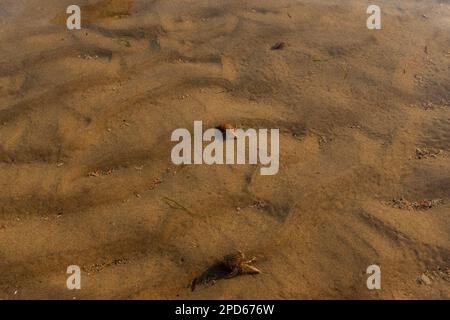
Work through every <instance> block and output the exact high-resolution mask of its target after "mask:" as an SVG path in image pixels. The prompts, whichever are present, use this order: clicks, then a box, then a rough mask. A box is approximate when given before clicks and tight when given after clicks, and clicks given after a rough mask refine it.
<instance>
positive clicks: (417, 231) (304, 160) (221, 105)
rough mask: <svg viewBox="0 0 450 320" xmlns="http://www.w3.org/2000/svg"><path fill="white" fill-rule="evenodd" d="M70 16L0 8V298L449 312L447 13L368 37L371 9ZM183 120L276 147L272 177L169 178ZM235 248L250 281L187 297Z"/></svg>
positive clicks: (51, 9)
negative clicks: (75, 282) (351, 304)
mask: <svg viewBox="0 0 450 320" xmlns="http://www.w3.org/2000/svg"><path fill="white" fill-rule="evenodd" d="M78 2H79V5H80V6H81V10H82V30H79V31H76V30H74V31H68V30H67V29H66V24H65V20H66V17H67V14H66V8H67V6H68V5H70V4H73V1H65V0H63V1H59V0H58V1H57V0H26V1H25V0H2V1H1V2H0V43H1V49H0V187H1V188H0V190H1V193H0V298H2V299H17V298H19V299H31V298H50V299H72V298H73V297H76V298H85V299H98V298H112V299H118V298H123V299H136V298H142V299H154V298H160V299H166V298H170V299H177V298H184V299H203V298H208V299H263V298H264V299H265V298H273V299H316V298H326V299H330V298H331V299H335V298H343V299H350V298H351V299H372V298H387V299H391V298H395V299H404V298H414V299H416V298H437V299H443V298H444V299H449V298H450V286H449V283H450V282H449V281H450V274H449V269H448V268H449V266H450V161H449V160H450V33H449V27H450V3H449V1H444V0H441V1H431V0H430V1H415V0H414V1H399V0H398V1H381V2H380V6H381V9H382V26H383V29H382V30H368V29H367V28H366V19H367V17H368V15H367V14H366V9H367V5H368V4H366V3H365V2H364V1H353V0H351V1H350V0H349V1H294V0H276V1H275V0H264V1H261V0H254V1H251V0H239V1H237V0H236V1H233V0H229V1H206V0H197V1H194V0H190V1H188V0H172V1H143V0H141V1H134V2H133V1H124V0H105V1H81V0H80V1H78ZM277 42H284V43H285V44H286V45H285V47H284V48H282V49H281V50H271V46H272V45H273V44H275V43H277ZM194 120H202V121H203V123H204V126H205V127H215V126H217V125H218V124H220V123H226V122H228V123H233V124H235V125H236V126H238V127H243V128H279V129H280V171H279V173H278V174H277V175H274V176H261V175H260V174H259V166H254V165H216V166H205V165H203V166H202V165H198V166H175V165H173V164H172V162H171V159H170V152H171V149H172V147H173V145H174V143H172V142H171V141H170V135H171V133H172V131H173V130H175V129H177V128H188V129H189V130H191V131H192V126H193V122H194ZM167 199H170V201H167ZM427 200H439V201H435V202H433V205H432V207H431V208H424V205H423V204H424V203H425V204H426V203H428V202H426V201H427ZM174 203H176V204H177V205H173V204H174ZM414 203H416V205H413V204H414ZM430 203H431V202H430ZM410 204H411V205H410ZM417 204H418V205H417ZM434 204H435V205H434ZM425 207H426V206H425ZM235 249H240V250H243V251H244V252H245V253H246V254H247V255H248V256H256V257H257V261H256V262H255V263H254V265H255V266H257V267H258V268H259V269H261V270H262V271H263V273H262V274H260V275H256V276H239V277H235V278H233V279H229V280H220V281H217V282H216V283H215V284H213V285H212V284H210V285H200V286H197V287H196V289H195V291H191V289H190V283H191V281H192V279H193V278H195V277H196V276H198V275H199V274H201V272H203V271H204V270H205V269H206V268H208V267H209V266H211V265H212V264H214V263H215V261H217V259H220V258H221V257H222V256H223V255H225V254H228V253H230V252H231V251H233V250H235ZM372 264H377V265H379V266H380V267H381V271H382V290H373V291H370V290H368V289H367V287H366V279H367V275H366V268H367V267H368V266H369V265H372ZM69 265H79V266H80V267H81V270H82V280H81V286H82V289H81V290H73V291H70V290H68V289H67V288H66V279H67V276H68V275H67V274H66V268H67V266H69ZM423 275H425V276H426V277H428V279H429V280H430V283H423V281H418V278H419V280H420V277H422V276H423Z"/></svg>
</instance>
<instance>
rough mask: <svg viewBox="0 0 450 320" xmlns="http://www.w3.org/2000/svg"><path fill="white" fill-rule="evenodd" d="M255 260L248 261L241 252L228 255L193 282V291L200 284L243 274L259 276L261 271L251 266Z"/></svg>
mask: <svg viewBox="0 0 450 320" xmlns="http://www.w3.org/2000/svg"><path fill="white" fill-rule="evenodd" d="M255 260H256V258H251V259H248V260H247V259H246V258H245V255H244V253H243V252H242V251H239V250H238V251H236V252H233V253H231V254H228V255H226V256H224V257H223V258H222V260H220V261H219V262H216V263H215V264H214V265H212V266H211V267H209V268H208V269H207V270H205V271H204V272H203V273H202V274H201V275H200V276H198V277H196V278H195V279H194V280H193V281H192V282H191V290H192V291H194V290H195V287H196V285H198V284H209V283H214V282H215V281H217V280H220V279H230V278H234V277H236V276H238V275H243V274H259V273H261V271H260V270H259V269H258V268H256V267H254V266H252V265H251V264H252V263H253V262H254V261H255Z"/></svg>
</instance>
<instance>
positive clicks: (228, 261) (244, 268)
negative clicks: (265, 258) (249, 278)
mask: <svg viewBox="0 0 450 320" xmlns="http://www.w3.org/2000/svg"><path fill="white" fill-rule="evenodd" d="M255 260H256V257H253V258H251V259H249V260H246V259H245V255H244V253H243V252H242V251H236V252H234V253H232V254H229V255H226V256H225V257H224V258H223V264H224V266H225V267H227V268H228V270H229V271H230V273H229V274H228V275H227V276H226V278H233V277H236V276H238V275H240V274H258V273H261V271H260V270H259V269H258V268H256V267H253V266H251V265H250V264H251V263H253V262H254V261H255Z"/></svg>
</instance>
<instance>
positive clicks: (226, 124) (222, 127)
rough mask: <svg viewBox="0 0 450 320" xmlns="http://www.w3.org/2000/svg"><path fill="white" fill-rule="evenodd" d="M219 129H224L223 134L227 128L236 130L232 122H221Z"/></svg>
mask: <svg viewBox="0 0 450 320" xmlns="http://www.w3.org/2000/svg"><path fill="white" fill-rule="evenodd" d="M217 129H219V130H220V131H222V133H223V134H225V132H226V131H227V130H234V129H235V128H234V126H233V125H232V124H230V123H224V124H221V125H220V126H218V127H217Z"/></svg>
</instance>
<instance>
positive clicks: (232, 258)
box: [223, 251, 244, 269]
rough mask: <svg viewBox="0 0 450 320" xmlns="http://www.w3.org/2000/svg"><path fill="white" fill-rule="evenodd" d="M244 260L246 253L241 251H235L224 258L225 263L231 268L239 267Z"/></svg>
mask: <svg viewBox="0 0 450 320" xmlns="http://www.w3.org/2000/svg"><path fill="white" fill-rule="evenodd" d="M243 262H244V254H243V253H242V252H241V251H236V252H233V253H231V254H229V255H226V256H225V257H224V258H223V264H224V265H225V266H226V267H227V268H229V269H234V268H236V267H239V266H240V265H241V264H242V263H243Z"/></svg>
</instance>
